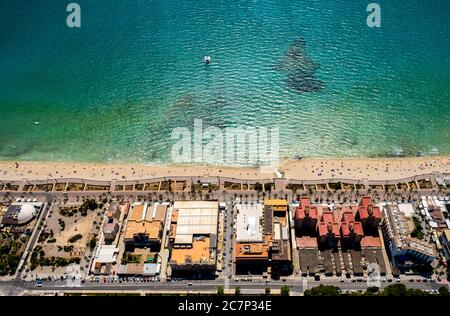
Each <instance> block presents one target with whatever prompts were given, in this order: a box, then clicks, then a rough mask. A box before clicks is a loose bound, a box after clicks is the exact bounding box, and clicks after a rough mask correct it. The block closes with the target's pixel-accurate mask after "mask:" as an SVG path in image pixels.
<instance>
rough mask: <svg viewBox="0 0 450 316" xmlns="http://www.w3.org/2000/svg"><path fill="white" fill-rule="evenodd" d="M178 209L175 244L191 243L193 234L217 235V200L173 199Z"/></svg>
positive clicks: (175, 207) (175, 208)
mask: <svg viewBox="0 0 450 316" xmlns="http://www.w3.org/2000/svg"><path fill="white" fill-rule="evenodd" d="M173 209H174V210H178V221H177V229H176V237H175V244H191V243H192V240H193V236H194V235H217V222H218V214H219V203H218V202H217V201H175V203H174V206H173Z"/></svg>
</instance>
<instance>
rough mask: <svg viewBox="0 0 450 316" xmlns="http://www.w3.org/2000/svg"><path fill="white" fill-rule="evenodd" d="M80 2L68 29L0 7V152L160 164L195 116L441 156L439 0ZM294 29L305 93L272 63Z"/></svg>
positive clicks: (338, 146) (445, 24)
mask: <svg viewBox="0 0 450 316" xmlns="http://www.w3.org/2000/svg"><path fill="white" fill-rule="evenodd" d="M68 2H70V1H68ZM68 2H67V3H68ZM74 2H75V1H74ZM77 2H78V3H79V4H80V5H81V9H82V17H81V18H82V22H81V23H82V26H81V28H80V29H70V28H68V27H67V26H66V24H65V22H66V16H67V13H66V11H65V6H66V5H67V3H66V2H65V1H57V0H54V1H50V0H42V1H38V0H28V1H25V0H24V1H19V0H3V1H1V2H0V160H35V161H39V160H66V161H69V160H70V161H121V162H142V163H170V162H171V160H170V151H171V148H172V145H173V141H172V140H171V138H170V133H171V131H172V129H173V128H175V127H188V128H189V129H191V130H192V129H193V124H194V122H193V120H194V119H195V118H198V119H203V124H204V125H208V124H209V125H214V126H217V127H220V128H225V127H230V126H237V125H244V126H266V127H273V126H279V128H280V147H281V148H280V150H281V156H283V157H294V156H302V157H305V156H306V157H310V156H326V157H335V156H339V157H350V156H351V157H354V156H369V157H373V156H391V155H408V156H413V155H421V154H450V58H449V52H450V31H449V23H450V22H449V21H450V20H449V19H448V17H449V16H450V2H449V1H448V0H434V1H406V0H389V1H387V0H383V1H378V3H379V4H380V5H381V8H382V27H381V28H379V29H371V28H369V27H367V25H366V17H367V13H366V6H367V4H368V3H369V2H372V1H367V0H366V1H362V0H352V1H349V0H253V1H251V0H248V1H239V0H234V1H231V0H230V1H226V0H221V1H216V0H183V1H181V0H177V1H175V0H164V1H161V0H158V1H144V0H134V1H129V0H115V1H106V0H97V1H87V0H78V1H77ZM300 38H302V39H303V40H304V44H305V45H306V46H305V49H304V51H302V54H303V55H302V58H303V57H304V58H303V59H301V60H300V62H305V58H307V59H308V60H310V61H311V62H313V63H314V64H317V65H320V68H318V69H317V71H315V72H314V74H313V75H314V80H316V81H318V82H321V83H322V84H323V86H321V87H320V88H318V89H316V90H315V91H313V92H305V91H299V89H295V87H294V86H295V84H294V85H293V84H292V80H290V79H292V78H291V77H290V76H291V75H292V76H294V77H295V78H294V81H295V80H297V79H298V78H297V77H296V76H298V72H295V71H294V73H293V74H292V71H291V72H289V70H288V71H286V69H285V68H289V67H290V66H292V65H291V64H289V62H288V63H287V66H286V65H284V66H285V67H284V69H283V67H280V64H282V63H283V62H285V61H286V59H285V58H286V52H288V51H289V47H290V46H291V45H292V43H295V41H296V40H298V39H300ZM205 55H210V56H211V57H212V60H213V62H212V63H211V64H210V65H205V64H204V62H203V56H205ZM295 69H298V68H295V65H294V70H295ZM291 70H292V69H291ZM300 79H301V78H300ZM35 122H36V124H35Z"/></svg>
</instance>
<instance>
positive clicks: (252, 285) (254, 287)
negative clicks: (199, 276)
mask: <svg viewBox="0 0 450 316" xmlns="http://www.w3.org/2000/svg"><path fill="white" fill-rule="evenodd" d="M191 282H192V283H193V284H192V285H191V286H190V285H188V283H189V282H188V281H179V282H161V283H159V282H158V283H152V282H150V283H135V282H123V283H104V282H99V283H90V282H87V283H84V284H81V285H80V286H76V287H68V286H67V283H66V282H61V281H57V282H44V285H43V287H41V288H37V287H36V286H35V283H34V282H25V281H22V280H13V281H8V282H1V283H0V289H1V292H3V293H4V294H6V295H17V293H20V292H22V291H23V290H33V291H64V290H66V291H70V290H72V291H73V290H76V291H118V292H119V291H120V292H121V291H136V290H143V291H157V292H164V291H167V292H170V291H182V292H184V291H185V292H188V291H215V290H216V289H217V287H218V286H219V285H223V280H220V279H218V280H211V281H206V280H205V281H191ZM402 283H403V284H405V285H406V286H407V287H410V288H415V289H421V290H437V289H439V287H440V286H442V285H440V284H437V283H423V282H420V283H418V282H402ZM319 284H325V285H334V286H338V287H340V288H341V289H342V290H345V291H348V290H352V291H355V290H362V291H364V290H366V289H367V284H366V283H365V282H349V281H346V282H343V283H341V282H339V281H335V280H326V279H325V280H321V281H313V280H308V281H307V282H304V281H303V280H301V279H300V280H298V281H297V280H295V281H294V280H287V281H286V282H282V281H270V282H269V283H268V284H266V283H265V282H264V281H262V280H254V281H253V282H242V281H239V282H236V281H234V280H230V281H229V286H230V289H233V288H235V287H237V286H239V287H240V288H241V290H242V292H243V293H245V292H246V291H251V292H252V293H255V294H256V292H257V291H260V293H261V294H262V293H263V292H264V289H265V288H266V287H270V288H271V289H272V290H275V289H280V288H281V287H282V286H284V285H288V286H290V287H291V291H292V292H296V293H300V292H304V290H306V288H312V287H315V286H318V285H319ZM390 284H394V283H387V282H383V283H382V284H381V288H384V287H386V286H388V285H390ZM305 285H306V288H305Z"/></svg>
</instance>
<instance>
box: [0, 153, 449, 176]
mask: <svg viewBox="0 0 450 316" xmlns="http://www.w3.org/2000/svg"><path fill="white" fill-rule="evenodd" d="M278 170H280V171H281V172H284V174H285V177H286V178H287V179H295V180H317V179H355V180H360V179H368V180H397V179H403V178H407V177H410V176H415V175H422V174H428V173H433V172H440V173H450V156H445V157H411V158H370V159H369V158H355V159H353V158H305V159H302V160H288V161H285V162H283V163H282V164H281V165H280V167H279V168H278ZM166 176H209V177H214V176H222V177H230V178H239V179H249V180H250V179H268V178H272V177H275V176H276V174H275V172H274V173H272V174H271V173H267V172H265V171H262V170H260V169H259V168H250V167H244V168H233V167H211V166H152V165H138V164H107V163H104V164H102V163H68V162H14V161H2V162H0V180H2V181H18V180H46V179H61V178H83V179H91V180H105V181H121V180H122V181H124V180H139V179H149V178H156V177H166Z"/></svg>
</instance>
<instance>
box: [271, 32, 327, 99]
mask: <svg viewBox="0 0 450 316" xmlns="http://www.w3.org/2000/svg"><path fill="white" fill-rule="evenodd" d="M305 47H306V41H305V39H304V38H302V37H300V38H297V39H295V40H294V41H293V42H292V43H291V45H290V46H289V48H288V49H287V51H286V53H285V54H284V57H283V59H282V61H281V62H280V63H279V64H278V65H276V67H275V69H277V70H278V71H280V72H283V73H284V74H286V83H287V85H288V86H289V88H291V89H292V90H293V91H296V92H300V93H307V92H319V91H321V90H322V89H323V88H324V87H325V84H324V82H323V81H322V80H320V79H317V78H316V77H315V73H316V71H317V70H318V69H319V68H320V64H319V63H317V62H315V61H314V60H312V59H311V58H310V57H309V56H308V54H307V53H306V50H305Z"/></svg>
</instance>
